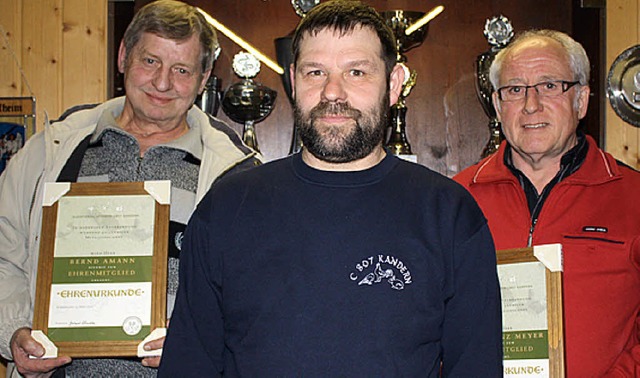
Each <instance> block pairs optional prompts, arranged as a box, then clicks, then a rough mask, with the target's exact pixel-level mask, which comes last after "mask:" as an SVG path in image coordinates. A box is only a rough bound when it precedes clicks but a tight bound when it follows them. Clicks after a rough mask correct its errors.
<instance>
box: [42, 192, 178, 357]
mask: <svg viewBox="0 0 640 378" xmlns="http://www.w3.org/2000/svg"><path fill="white" fill-rule="evenodd" d="M170 190H171V185H170V182H169V181H147V182H118V183H46V184H45V194H44V200H43V211H42V233H41V240H40V258H39V261H38V277H37V280H36V299H35V306H34V318H33V327H32V328H33V330H34V331H42V332H43V333H44V335H45V336H46V337H48V339H49V340H50V341H51V342H52V343H53V344H54V345H55V347H57V348H58V355H66V356H71V357H127V356H136V355H137V350H138V344H140V343H141V342H142V340H144V338H145V337H146V336H148V335H149V333H150V332H152V331H153V330H154V329H156V328H163V327H166V307H167V304H166V290H167V253H168V234H169V201H170V200H169V199H170ZM149 306H150V307H149ZM129 312H130V314H131V316H128V317H125V319H124V320H121V319H122V317H124V316H126V315H127V314H129Z"/></svg>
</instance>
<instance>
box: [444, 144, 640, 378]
mask: <svg viewBox="0 0 640 378" xmlns="http://www.w3.org/2000/svg"><path fill="white" fill-rule="evenodd" d="M587 141H588V143H589V150H588V153H587V157H586V159H585V161H584V163H583V164H582V166H581V167H580V168H579V169H578V171H576V172H575V173H573V174H572V175H571V176H569V177H567V178H566V179H564V180H563V181H561V182H560V183H558V184H557V185H556V186H555V187H554V188H553V189H552V190H551V193H550V194H549V197H548V198H547V200H546V202H545V203H544V205H543V208H542V211H541V212H540V215H539V217H538V221H537V223H536V226H535V229H534V231H533V235H532V238H533V239H532V240H533V243H532V245H540V244H550V243H561V244H562V246H563V254H564V289H563V293H564V317H565V344H566V362H567V375H568V376H569V377H602V376H610V377H640V335H639V332H640V319H639V315H640V269H639V268H640V173H639V172H637V171H634V170H633V169H630V168H628V167H624V166H620V165H618V164H617V162H616V161H615V159H614V158H613V157H612V156H611V155H609V154H608V153H606V152H603V151H602V150H600V149H599V148H598V146H597V145H596V143H595V141H594V140H593V139H592V138H591V137H589V136H587ZM505 149H506V143H504V142H503V143H502V145H501V146H500V149H499V150H498V152H496V153H495V154H494V155H492V156H489V157H488V158H486V159H483V160H482V161H480V162H479V163H478V164H476V165H474V166H472V167H469V168H467V169H465V170H464V171H462V172H461V173H459V174H458V175H457V176H456V177H454V180H456V181H458V182H459V183H460V184H462V185H463V186H465V187H466V188H467V189H468V190H469V192H471V194H472V195H473V196H474V197H475V199H476V201H478V204H479V205H480V208H481V209H482V211H483V212H484V214H485V216H486V217H487V219H488V220H489V227H490V229H491V233H492V235H493V238H494V241H495V244H496V248H497V249H499V250H500V249H509V248H521V247H526V246H527V241H528V237H529V232H530V228H531V223H532V222H531V215H530V212H529V208H528V206H527V201H526V198H525V194H524V191H523V189H522V188H521V186H520V184H519V183H518V181H517V180H516V177H515V176H514V175H513V173H511V171H510V170H509V169H508V168H507V167H506V166H505V165H504V152H505Z"/></svg>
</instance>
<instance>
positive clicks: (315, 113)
mask: <svg viewBox="0 0 640 378" xmlns="http://www.w3.org/2000/svg"><path fill="white" fill-rule="evenodd" d="M309 115H310V116H311V118H312V119H314V118H319V117H323V116H327V115H336V116H344V117H351V118H353V119H358V118H360V117H361V116H362V112H361V111H359V110H358V109H355V108H352V107H351V105H349V103H346V102H328V101H324V102H321V103H319V104H318V105H316V106H314V107H313V109H311V111H310V112H309Z"/></svg>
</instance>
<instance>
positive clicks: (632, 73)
mask: <svg viewBox="0 0 640 378" xmlns="http://www.w3.org/2000/svg"><path fill="white" fill-rule="evenodd" d="M607 97H609V102H610V103H611V107H612V108H613V110H614V111H615V112H616V114H617V115H618V117H620V118H621V119H622V120H623V121H625V122H627V123H628V124H630V125H632V126H635V127H640V45H635V46H632V47H629V48H628V49H626V50H625V51H623V52H622V53H621V54H620V55H618V57H617V58H616V60H615V61H614V62H613V64H612V65H611V68H610V69H609V74H608V75H607Z"/></svg>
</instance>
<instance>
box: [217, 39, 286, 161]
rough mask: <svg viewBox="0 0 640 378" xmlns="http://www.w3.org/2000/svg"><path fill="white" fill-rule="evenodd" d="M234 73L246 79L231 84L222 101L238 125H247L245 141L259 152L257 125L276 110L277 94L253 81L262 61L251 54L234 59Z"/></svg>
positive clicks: (238, 55) (243, 133)
mask: <svg viewBox="0 0 640 378" xmlns="http://www.w3.org/2000/svg"><path fill="white" fill-rule="evenodd" d="M233 71H234V72H235V73H236V75H238V76H239V77H241V78H242V79H243V80H242V81H240V82H238V83H236V84H233V85H231V86H230V87H229V88H228V89H227V90H226V92H225V94H224V98H223V99H222V110H224V112H225V114H226V115H227V116H229V118H231V119H232V120H233V121H234V122H238V123H242V124H244V130H243V132H242V140H243V141H244V143H245V144H246V145H247V146H249V147H251V148H253V149H254V150H256V151H259V147H258V138H257V137H256V133H255V127H254V124H256V123H258V122H260V121H262V120H263V119H265V118H266V117H267V116H268V115H269V114H270V113H271V111H272V110H273V107H274V104H275V101H276V95H277V92H276V91H274V90H273V89H271V88H269V87H266V86H264V85H262V84H260V83H257V82H255V81H254V80H252V78H253V77H255V76H256V75H257V74H258V72H260V61H259V60H258V59H257V58H256V57H255V56H253V55H252V54H249V53H247V52H244V51H242V52H239V53H237V54H236V55H235V56H234V57H233Z"/></svg>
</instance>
